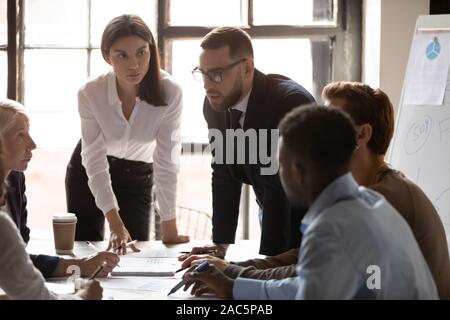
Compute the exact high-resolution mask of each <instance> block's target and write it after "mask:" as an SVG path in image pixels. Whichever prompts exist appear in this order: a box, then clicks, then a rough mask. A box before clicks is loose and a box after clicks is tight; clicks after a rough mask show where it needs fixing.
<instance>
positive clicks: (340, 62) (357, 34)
mask: <svg viewBox="0 0 450 320" xmlns="http://www.w3.org/2000/svg"><path fill="white" fill-rule="evenodd" d="M87 1H88V10H89V15H90V11H91V0H87ZM241 1H242V2H244V1H246V6H247V11H246V13H247V22H248V23H247V24H246V25H243V26H239V27H240V28H242V29H244V30H245V31H246V32H248V33H249V35H250V36H251V37H252V38H254V39H258V38H274V39H276V38H307V39H314V38H329V39H331V42H330V43H331V55H332V59H330V61H331V63H330V65H329V66H328V68H329V70H330V72H329V79H321V80H322V81H324V80H326V81H327V82H328V81H338V80H349V81H361V69H362V67H361V66H362V64H361V63H362V2H361V1H351V0H333V6H337V10H336V11H335V17H334V20H335V21H336V24H335V25H305V26H294V25H254V23H253V0H241ZM24 3H25V0H7V27H8V44H7V46H6V48H5V46H2V47H0V50H6V51H7V61H8V75H7V77H8V80H7V97H8V98H9V99H14V100H17V101H19V102H22V103H23V100H24V90H25V88H24V53H25V50H29V49H44V48H45V49H69V50H70V49H85V50H87V54H88V56H87V65H86V68H87V74H88V75H89V74H90V70H89V68H90V60H91V53H92V50H94V49H98V48H97V47H94V46H92V44H91V39H89V42H88V46H87V47H86V46H80V47H76V48H75V47H73V48H71V47H63V46H58V47H51V48H50V47H47V46H25V43H24V39H25V38H24V17H25V16H24V12H25V10H26V8H24ZM157 14H158V17H157V31H156V33H157V41H158V46H159V50H160V53H161V66H162V68H164V69H165V70H167V71H168V72H169V73H171V71H172V70H171V69H172V68H171V64H172V63H171V62H172V52H171V41H173V40H183V39H192V38H202V37H203V36H205V35H206V34H207V33H208V32H210V31H211V30H213V28H214V27H203V26H171V25H170V24H169V14H170V0H158V2H157ZM88 23H89V24H90V23H91V17H90V16H89V19H88ZM89 30H90V28H89ZM89 37H90V33H89ZM317 60H318V59H316V61H314V59H313V70H314V68H315V66H316V65H317ZM315 95H316V96H317V93H315ZM206 147H207V144H201V143H194V142H186V143H183V145H182V154H193V155H201V154H203V152H204V151H205V148H206ZM249 206H250V189H249V187H248V186H247V185H246V186H245V187H244V190H243V194H242V199H241V208H242V211H243V212H241V213H243V214H241V215H240V216H241V217H242V227H243V233H242V236H243V238H244V239H248V238H249V225H250V223H249Z"/></svg>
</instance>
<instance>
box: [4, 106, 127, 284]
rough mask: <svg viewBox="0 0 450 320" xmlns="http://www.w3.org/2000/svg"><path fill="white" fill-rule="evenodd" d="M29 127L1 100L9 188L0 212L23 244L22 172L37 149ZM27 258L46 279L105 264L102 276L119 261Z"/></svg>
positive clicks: (19, 110) (18, 109)
mask: <svg viewBox="0 0 450 320" xmlns="http://www.w3.org/2000/svg"><path fill="white" fill-rule="evenodd" d="M29 126H30V124H29V119H28V116H27V115H26V112H25V109H24V108H23V106H22V105H21V104H20V103H18V102H16V101H13V100H2V101H0V139H2V140H3V150H4V170H5V175H6V180H7V182H8V185H9V187H8V191H7V193H6V194H5V198H6V201H5V203H4V204H3V205H2V206H1V207H0V210H2V211H4V212H6V213H7V214H8V215H9V216H10V217H11V219H12V221H13V222H14V223H15V225H16V226H17V228H18V229H19V232H20V235H21V236H22V239H23V241H24V242H25V243H28V241H29V240H30V229H29V228H28V226H27V218H28V211H27V198H26V195H25V175H24V173H23V172H24V171H25V170H26V169H27V167H28V163H29V162H30V160H31V158H32V152H33V150H34V149H35V148H36V144H35V143H34V141H33V138H32V137H31V136H30V132H29ZM2 181H3V180H2ZM30 258H31V260H32V261H33V263H34V265H35V266H36V268H37V269H39V270H40V271H41V273H42V274H43V276H44V277H46V278H47V277H52V276H63V275H65V274H66V269H67V267H68V266H69V265H77V266H79V267H80V268H81V273H82V275H85V276H88V275H91V274H92V273H93V272H94V271H95V269H97V267H98V266H100V265H101V264H102V263H103V262H106V267H105V268H104V270H103V271H102V273H101V274H100V276H101V277H102V276H103V277H104V276H106V275H107V274H108V272H110V271H111V270H112V269H113V268H114V267H115V266H116V264H117V262H118V261H119V258H118V256H117V255H116V254H114V253H112V252H100V253H96V254H95V255H93V256H91V257H88V258H84V259H63V258H59V257H56V256H47V255H30Z"/></svg>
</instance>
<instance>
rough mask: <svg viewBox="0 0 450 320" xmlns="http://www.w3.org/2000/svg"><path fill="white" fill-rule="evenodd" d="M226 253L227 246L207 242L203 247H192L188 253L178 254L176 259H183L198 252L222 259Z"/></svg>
mask: <svg viewBox="0 0 450 320" xmlns="http://www.w3.org/2000/svg"><path fill="white" fill-rule="evenodd" d="M226 253H227V248H225V247H223V246H222V245H216V244H209V245H206V246H203V247H193V248H192V250H191V252H190V253H188V254H184V255H182V256H180V257H179V258H178V260H180V261H184V260H185V259H187V258H188V257H190V256H192V255H198V254H209V255H211V256H214V257H217V258H221V259H223V258H225V254H226Z"/></svg>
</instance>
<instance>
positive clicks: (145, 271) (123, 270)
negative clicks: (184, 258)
mask: <svg viewBox="0 0 450 320" xmlns="http://www.w3.org/2000/svg"><path fill="white" fill-rule="evenodd" d="M178 264H179V263H178V261H177V259H174V258H126V257H123V258H121V259H120V262H119V265H120V266H117V267H115V268H114V270H113V271H112V272H111V275H112V276H135V277H149V276H159V277H164V276H166V277H171V276H174V275H175V271H176V270H177V269H179V266H178Z"/></svg>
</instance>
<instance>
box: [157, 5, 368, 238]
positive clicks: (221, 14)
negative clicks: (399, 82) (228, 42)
mask: <svg viewBox="0 0 450 320" xmlns="http://www.w3.org/2000/svg"><path fill="white" fill-rule="evenodd" d="M159 4H160V7H159V10H158V12H159V17H158V21H159V22H158V25H159V30H158V36H159V47H160V50H161V52H162V60H163V66H164V67H165V69H166V70H168V71H169V72H171V73H172V74H173V76H174V77H175V78H176V79H177V80H178V81H179V82H180V83H181V84H182V86H183V92H184V113H183V119H182V129H181V136H182V139H183V142H184V146H185V147H186V148H185V149H186V150H192V149H197V150H199V149H200V148H199V144H206V143H207V142H208V141H207V137H208V134H207V126H206V122H205V120H204V118H203V110H202V106H203V100H204V90H203V87H202V86H201V85H200V84H199V83H198V82H196V81H195V80H194V79H193V77H192V75H191V74H190V71H191V70H192V69H193V68H194V67H195V66H196V65H197V64H198V54H199V51H200V41H201V38H202V37H203V36H204V35H205V34H206V33H208V32H209V31H210V30H212V29H213V28H214V27H215V26H219V25H232V26H238V27H241V28H243V29H245V30H246V31H247V32H248V33H249V34H250V36H251V37H252V39H253V47H254V52H255V66H256V68H258V69H259V70H260V71H262V72H264V73H280V74H283V75H285V76H288V77H290V78H292V79H293V80H295V81H297V82H298V83H300V84H301V85H303V86H304V87H305V88H306V89H307V90H308V91H310V92H311V93H312V94H313V95H314V96H315V97H316V99H317V100H320V93H321V91H322V89H323V87H324V86H325V84H327V83H328V82H330V81H334V80H344V79H345V80H360V59H361V58H360V55H361V48H360V45H361V44H360V40H359V35H360V25H361V4H358V2H357V1H345V0H339V1H338V0H302V1H298V0H279V1H266V0H190V1H185V0H169V1H162V0H161V1H159ZM350 4H351V6H350ZM195 157H196V158H198V159H200V158H202V157H204V156H202V155H201V154H197V155H196V156H195V155H194V158H195ZM191 165H193V166H197V167H198V170H196V171H198V172H208V173H209V174H210V172H211V169H210V165H209V163H207V162H206V161H204V162H203V161H197V162H194V163H191ZM201 167H203V168H202V169H201ZM182 170H183V167H182ZM184 178H185V177H184V176H183V174H181V175H180V179H181V180H183V179H184ZM198 179H199V178H197V179H192V178H191V179H190V180H191V181H192V182H194V181H195V183H198V182H197V181H198ZM202 185H203V188H204V189H203V191H202V193H201V194H204V195H207V194H210V193H211V189H210V175H208V176H207V179H205V180H204V181H203V182H202ZM242 194H243V195H244V196H243V197H242V203H241V210H242V211H243V213H244V214H241V218H242V219H243V220H242V221H240V223H241V225H242V227H243V230H244V231H243V233H242V236H243V237H245V238H246V237H251V238H256V237H259V226H258V224H259V222H258V218H257V217H258V215H257V213H256V212H257V210H258V206H257V205H256V201H255V197H254V194H253V192H252V191H250V190H248V189H246V190H244V192H243V193H242ZM197 199H198V197H197ZM203 201H204V200H203V199H201V198H200V199H198V203H197V204H196V205H199V204H201V203H202V202H203ZM241 213H242V212H241Z"/></svg>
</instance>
